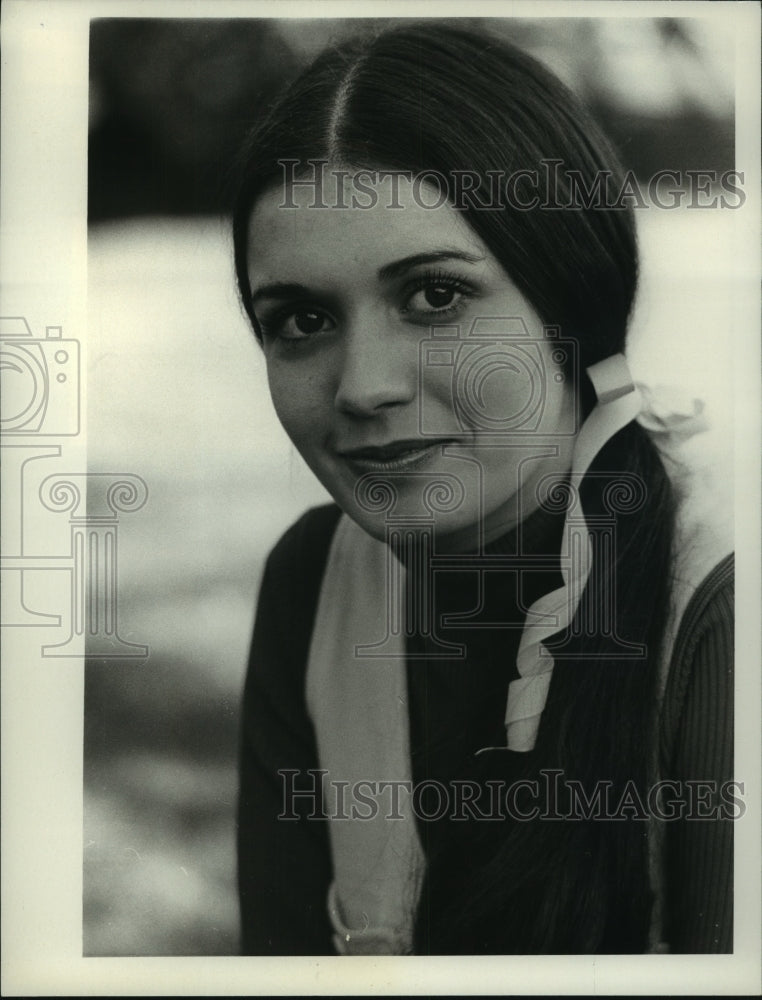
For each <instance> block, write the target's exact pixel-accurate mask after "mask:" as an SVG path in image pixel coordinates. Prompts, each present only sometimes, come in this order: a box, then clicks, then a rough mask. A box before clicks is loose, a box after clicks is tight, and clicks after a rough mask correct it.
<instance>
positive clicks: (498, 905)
mask: <svg viewBox="0 0 762 1000" xmlns="http://www.w3.org/2000/svg"><path fill="white" fill-rule="evenodd" d="M282 160H293V161H298V163H299V164H300V165H302V166H301V169H302V172H303V173H305V174H306V173H307V172H308V171H309V170H310V169H312V168H311V167H310V166H309V165H308V161H314V160H324V161H327V162H330V163H331V164H334V165H348V166H352V167H355V168H369V169H385V170H401V171H409V172H412V174H413V175H417V176H420V175H421V174H423V173H426V174H427V176H431V175H432V172H436V173H437V176H438V177H440V178H441V183H443V184H444V185H445V187H446V191H447V195H448V197H449V200H450V202H451V203H452V204H454V205H455V207H456V208H458V209H462V210H463V211H464V213H465V217H466V220H467V221H468V223H469V225H470V226H471V227H472V229H473V230H474V231H475V232H476V233H477V234H478V235H479V236H480V237H481V239H482V240H483V241H484V243H485V244H486V245H487V246H488V247H489V248H490V250H491V251H492V253H493V254H494V255H495V257H496V258H497V260H498V261H499V262H500V263H501V265H502V266H503V268H504V269H505V271H506V273H507V274H508V275H509V276H510V278H511V279H512V280H513V281H514V283H515V284H516V285H517V287H518V288H519V290H520V291H521V292H522V294H523V295H524V296H525V297H526V298H527V300H528V301H529V302H530V303H531V304H532V306H533V307H534V309H535V311H536V312H537V313H538V315H539V316H540V317H541V318H542V319H543V321H544V322H545V323H547V324H554V325H559V326H560V327H561V329H562V331H563V335H564V337H565V338H571V337H573V338H575V339H576V340H577V342H578V345H579V354H580V360H581V367H582V371H583V372H584V369H585V368H587V367H588V366H590V365H592V364H594V363H596V362H597V361H600V360H602V359H603V358H605V357H608V356H609V355H611V354H615V353H618V352H620V351H622V350H623V348H624V343H625V336H626V330H627V323H628V318H629V315H630V311H631V307H632V302H633V298H634V294H635V289H636V286H637V259H638V258H637V244H636V237H635V227H634V219H633V216H632V212H631V210H629V209H627V208H626V207H623V206H621V205H619V206H617V207H616V208H612V207H607V205H611V203H612V196H611V193H612V192H615V191H616V190H617V189H618V186H620V185H621V179H622V170H621V167H620V166H619V165H618V162H617V157H616V155H615V153H614V151H613V150H612V148H611V147H610V145H609V144H608V142H607V140H606V139H605V138H604V136H603V135H602V134H601V132H600V130H599V129H598V127H597V126H596V124H595V122H594V121H593V120H592V119H591V117H590V116H589V115H588V114H587V113H586V112H585V111H584V109H583V108H582V107H581V106H580V105H579V103H578V101H577V100H576V99H575V98H574V96H573V95H572V94H571V93H570V92H569V91H568V90H567V89H566V88H565V87H564V86H563V85H562V84H561V83H560V82H559V81H558V80H557V79H556V78H555V77H554V76H553V75H552V74H551V73H549V72H548V71H547V70H545V69H544V68H543V67H542V66H541V65H540V64H539V63H537V62H536V61H535V60H534V59H532V58H531V57H529V56H528V55H526V54H525V53H523V52H521V51H519V50H518V49H516V48H515V47H513V46H512V45H510V44H508V43H506V42H505V41H504V40H502V39H498V38H494V37H491V36H489V35H485V34H480V33H477V32H473V31H470V30H462V29H460V28H459V27H453V26H451V25H446V24H442V23H436V22H432V21H426V22H423V23H417V24H415V23H414V24H411V25H405V26H402V27H397V28H393V29H391V30H389V31H386V32H383V33H381V34H380V35H378V36H377V37H375V38H373V39H371V40H369V41H367V40H366V41H352V42H349V43H346V44H343V45H340V46H338V47H336V48H333V49H331V50H329V51H328V52H326V53H324V54H323V55H321V56H320V57H318V59H317V60H316V61H315V63H314V64H313V65H312V66H311V67H310V68H309V69H308V70H307V71H306V72H305V73H304V74H303V75H302V76H301V77H300V78H299V79H298V80H297V81H296V83H295V84H293V85H292V87H291V88H290V90H289V91H288V92H287V93H286V94H285V96H284V97H283V98H282V99H281V100H280V101H279V102H278V103H277V105H276V106H274V107H273V108H272V109H271V110H270V112H269V114H268V115H266V116H265V118H264V120H263V121H262V122H261V123H260V125H259V126H258V127H257V128H256V129H255V131H254V133H253V134H252V136H251V138H250V141H249V145H248V148H247V151H246V154H245V156H244V159H243V173H242V180H241V183H240V188H239V196H238V201H237V204H236V207H235V212H234V223H233V235H234V248H235V265H236V273H237V280H238V284H239V291H240V294H241V299H242V301H243V304H244V307H245V308H246V310H247V312H248V313H249V316H250V318H251V320H252V323H253V324H254V327H255V331H256V321H255V319H254V315H253V311H252V309H251V304H250V288H249V284H248V276H247V252H248V251H247V243H248V231H247V230H248V223H249V219H250V215H251V211H252V208H253V206H254V204H255V202H256V199H257V198H258V197H259V196H260V195H261V194H262V193H263V192H264V191H265V190H266V189H268V188H270V187H272V186H273V185H274V184H276V183H278V182H279V180H281V179H282V176H283V171H282V167H281V166H280V165H279V161H282ZM553 161H556V163H558V161H560V164H561V165H562V169H560V170H559V171H556V170H555V168H554V167H553V166H552V162H553ZM548 164H551V167H550V169H552V170H553V172H554V177H555V180H554V191H553V198H552V199H551V200H548V199H547V196H546V198H545V199H543V200H541V201H540V203H539V204H537V205H536V206H535V207H534V208H531V209H526V208H524V207H522V205H521V204H519V203H518V202H519V201H521V202H523V203H524V204H526V202H527V198H526V191H522V192H521V197H520V198H519V197H517V198H515V199H507V200H506V202H505V204H504V205H503V207H500V208H499V209H498V208H496V207H495V205H494V204H492V205H491V206H490V207H488V208H484V207H479V206H485V205H488V206H489V205H490V199H491V198H494V188H492V187H491V186H490V184H491V182H490V178H491V177H494V176H495V175H496V173H497V174H498V175H500V176H502V177H510V176H512V175H514V176H515V177H519V176H520V175H518V174H517V172H518V171H527V170H534V171H538V173H539V172H540V171H547V170H548V169H549V167H548ZM466 171H467V172H470V173H471V174H475V175H477V176H478V178H480V179H481V183H480V185H479V186H477V187H475V188H474V189H473V190H472V191H471V197H470V199H468V200H461V202H458V197H459V196H458V193H457V191H456V190H455V188H454V186H453V183H454V182H453V178H456V177H458V176H459V172H461V174H460V175H462V172H466ZM575 172H576V176H577V177H578V178H579V179H580V180H581V183H582V185H584V189H585V190H586V191H594V190H595V189H596V185H599V184H600V185H602V187H601V188H600V189H599V190H600V191H601V192H602V200H598V202H597V203H589V200H588V203H587V204H585V203H579V202H578V203H576V204H569V195H570V183H571V182H570V180H569V177H570V176H572V174H574V173H575ZM527 176H528V175H527V174H524V175H523V177H524V178H525V179H526V177H527ZM519 191H520V189H519V188H516V192H517V194H518V192H519ZM613 200H615V198H614V199H613ZM567 205H568V206H569V207H564V206H567ZM578 391H579V393H580V397H581V399H582V403H583V409H584V411H585V412H586V411H588V410H589V408H590V406H591V405H592V403H593V402H594V398H593V395H592V390H591V386H590V384H589V381H588V380H587V376H586V375H584V374H583V375H582V376H581V380H580V383H579V385H578ZM591 471H592V472H593V473H594V475H589V476H588V477H587V479H586V481H585V482H584V483H583V484H582V488H581V492H582V496H583V503H584V507H585V511H586V512H589V513H590V514H591V515H593V514H594V513H595V512H596V511H601V510H602V509H603V507H604V506H605V497H606V496H608V495H610V490H607V485H606V484H608V486H610V485H611V480H612V478H614V479H615V478H616V477H617V476H618V475H621V474H623V473H626V474H627V475H628V476H629V477H630V480H631V481H638V482H640V483H642V484H644V491H643V492H644V497H643V499H642V503H640V505H635V506H636V507H637V509H636V510H634V511H633V512H631V513H629V514H622V515H621V516H620V517H619V518H618V523H617V531H618V536H617V548H616V560H615V563H614V565H613V568H610V569H609V570H608V571H604V572H601V573H598V574H595V579H594V581H593V582H591V584H590V585H589V586H588V587H587V589H586V591H585V594H584V595H583V600H582V603H581V606H580V610H579V614H585V613H586V610H587V611H589V610H590V609H595V608H596V607H599V606H602V604H603V603H604V602H606V601H607V599H608V595H609V594H610V593H612V589H613V588H616V592H617V600H616V607H615V628H616V633H617V635H619V636H620V637H624V638H626V639H627V641H629V642H631V643H636V644H638V643H639V644H642V645H643V646H644V647H645V650H646V654H645V656H644V657H643V658H640V659H634V660H633V659H628V658H621V657H620V656H618V655H617V652H616V650H614V649H613V648H612V646H611V644H610V639H609V638H607V637H606V636H604V635H603V634H593V635H582V636H577V637H572V638H570V639H569V641H568V642H567V643H566V644H565V646H564V650H565V656H564V657H563V658H559V660H558V663H557V665H556V669H555V671H554V675H553V681H552V684H551V689H550V694H549V697H548V702H547V705H546V708H545V711H544V712H543V716H542V721H541V726H540V731H539V734H538V739H537V744H536V746H535V749H534V750H533V751H532V752H530V753H527V754H513V753H511V752H507V751H506V752H505V753H504V755H503V756H502V757H501V760H500V763H499V764H495V763H494V761H493V762H492V763H489V764H486V763H484V762H480V763H479V764H478V767H479V768H480V769H481V770H482V777H484V775H485V773H486V771H485V769H486V770H489V769H490V768H492V769H494V768H495V767H497V768H498V770H499V771H500V772H501V774H502V775H503V776H505V775H506V774H510V775H511V777H513V778H518V777H524V778H537V775H538V772H539V770H540V769H541V768H542V769H545V770H548V769H556V770H558V771H561V772H563V774H564V775H565V777H566V778H573V779H575V780H579V781H580V782H581V783H582V785H583V786H584V787H585V788H593V787H595V784H596V782H597V781H599V780H603V781H607V782H611V784H612V788H613V789H614V790H619V791H621V790H623V789H624V788H625V786H626V785H627V783H628V782H634V786H635V787H636V788H637V789H639V790H640V791H641V792H644V791H645V788H646V784H647V781H648V779H649V775H650V774H651V765H650V756H649V755H650V748H651V747H652V746H653V745H654V739H655V730H654V726H655V719H654V715H655V713H654V699H655V692H656V678H657V671H658V664H659V655H660V651H661V646H662V639H663V634H664V630H665V623H666V615H667V608H668V603H669V585H668V579H669V566H670V560H671V544H672V533H673V503H672V496H671V491H670V486H669V482H668V479H667V476H666V474H665V471H664V468H663V466H662V463H661V461H660V459H659V456H658V453H657V452H656V450H655V448H654V446H653V445H652V443H651V441H650V439H649V438H648V437H647V435H646V434H645V433H644V432H643V431H642V429H641V428H640V427H639V425H637V424H635V423H632V424H630V425H628V426H627V427H625V428H624V429H623V430H622V431H620V432H619V433H618V434H617V435H616V436H615V437H614V438H613V439H612V440H611V441H610V442H609V443H608V444H607V445H606V447H605V448H604V449H603V450H602V451H601V453H600V454H599V456H598V457H597V459H596V461H595V463H594V465H593V468H592V470H591ZM607 477H608V478H607ZM474 767H475V769H476V767H477V764H476V763H475V765H474ZM543 787H544V786H543ZM555 794H556V793H555V792H551V793H550V795H551V798H554V796H555ZM545 805H547V806H553V807H555V808H560V807H562V806H563V803H562V802H560V801H559V802H556V801H555V800H554V801H553V802H546V803H545ZM484 827H485V829H486V828H487V827H489V830H490V833H489V834H486V833H484V834H483V832H482V830H478V831H472V834H473V836H475V837H476V838H478V837H480V836H482V835H483V836H489V837H491V838H492V842H491V843H490V845H489V849H488V850H487V851H486V852H485V851H479V852H475V855H476V856H478V857H479V858H480V859H481V860H480V863H479V864H478V865H473V864H470V863H469V844H470V843H472V842H473V840H470V841H469V840H468V839H467V838H466V839H463V838H462V837H461V835H460V834H459V832H458V830H460V829H461V828H458V830H454V831H453V834H452V841H451V844H450V848H449V850H447V851H445V852H444V854H443V856H442V858H441V859H439V860H438V859H436V858H433V859H430V860H431V864H430V866H429V873H428V875H427V883H426V884H425V886H424V889H423V894H422V898H421V905H420V907H419V912H418V918H417V924H416V933H415V950H416V951H417V952H420V953H447V952H450V953H459V952H460V953H462V952H478V951H492V952H499V953H522V952H523V953H532V952H596V951H625V952H638V951H643V950H644V948H645V946H646V942H647V935H648V928H649V918H650V911H651V902H652V900H651V894H650V890H649V880H648V838H647V828H646V824H645V823H644V822H643V821H642V820H639V819H638V820H625V821H617V820H611V821H608V822H596V821H595V820H590V821H585V820H570V821H560V822H559V821H547V820H542V819H538V820H537V821H535V822H527V823H522V822H512V821H506V822H505V823H504V824H500V829H499V833H498V835H497V836H496V835H495V832H494V830H495V827H494V825H490V824H484ZM485 858H486V859H487V860H486V862H485V861H484V859H485ZM443 873H447V874H446V875H445V874H443Z"/></svg>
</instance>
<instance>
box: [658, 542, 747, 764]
mask: <svg viewBox="0 0 762 1000" xmlns="http://www.w3.org/2000/svg"><path fill="white" fill-rule="evenodd" d="M734 569H735V563H734V558H733V554H732V553H731V554H729V555H727V556H725V557H724V558H723V559H722V560H720V561H719V562H718V563H717V564H716V565H715V566H714V568H713V569H712V570H711V571H710V572H709V573H708V574H707V575H706V576H705V577H704V579H703V580H702V581H701V583H700V584H699V586H698V587H697V588H696V590H695V592H694V593H693V596H692V597H691V599H690V601H689V602H688V604H687V606H686V608H685V611H684V613H683V614H682V617H681V619H680V625H679V628H678V631H677V637H676V640H675V644H674V647H673V652H672V657H671V663H670V669H669V676H668V681H667V687H666V691H665V697H664V704H663V710H662V757H663V759H666V760H669V761H672V762H674V761H675V760H676V758H677V759H679V758H683V763H684V764H685V765H689V763H690V761H689V760H688V759H686V757H687V758H691V757H692V756H693V752H692V750H691V747H694V748H695V749H696V752H698V751H699V749H700V748H703V750H702V753H701V754H700V755H701V756H704V753H705V752H706V751H707V750H708V749H709V747H710V746H711V745H713V744H717V745H716V746H715V750H716V752H717V754H719V756H722V757H727V756H728V754H730V755H732V742H733V676H734V675H733V666H734V631H735V629H734V625H735V614H734V612H735V600H734V596H735V586H734ZM720 744H721V745H720ZM723 748H724V749H723ZM706 763H708V761H707V762H706Z"/></svg>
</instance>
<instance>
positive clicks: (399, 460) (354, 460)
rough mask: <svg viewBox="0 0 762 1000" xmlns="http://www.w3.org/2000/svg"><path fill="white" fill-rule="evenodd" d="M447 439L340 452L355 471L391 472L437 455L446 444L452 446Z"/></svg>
mask: <svg viewBox="0 0 762 1000" xmlns="http://www.w3.org/2000/svg"><path fill="white" fill-rule="evenodd" d="M454 443H455V442H454V441H453V440H451V439H449V438H442V439H439V440H436V441H421V440H420V438H419V439H417V440H412V441H395V442H392V443H391V444H388V445H383V446H381V447H374V448H356V449H354V450H352V451H344V452H340V454H341V456H342V458H344V459H345V460H346V461H347V462H348V463H349V464H350V465H352V466H353V467H354V468H355V469H357V470H358V471H362V472H371V471H377V472H391V471H394V470H396V469H408V468H410V467H411V466H415V465H418V464H420V463H422V462H424V461H426V460H427V459H428V458H430V457H432V456H433V455H435V454H437V453H441V449H442V447H443V446H444V445H446V444H454Z"/></svg>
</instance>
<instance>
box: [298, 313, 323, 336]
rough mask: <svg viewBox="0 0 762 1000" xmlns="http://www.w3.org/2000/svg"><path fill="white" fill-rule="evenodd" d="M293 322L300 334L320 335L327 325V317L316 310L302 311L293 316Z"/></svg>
mask: <svg viewBox="0 0 762 1000" xmlns="http://www.w3.org/2000/svg"><path fill="white" fill-rule="evenodd" d="M291 321H292V323H293V325H294V327H295V328H296V329H297V330H298V331H299V333H303V334H310V333H318V331H319V330H321V329H322V327H323V323H325V316H324V315H323V314H322V313H319V312H317V311H316V310H315V309H302V310H301V311H300V312H295V313H294V314H293V316H292V317H291Z"/></svg>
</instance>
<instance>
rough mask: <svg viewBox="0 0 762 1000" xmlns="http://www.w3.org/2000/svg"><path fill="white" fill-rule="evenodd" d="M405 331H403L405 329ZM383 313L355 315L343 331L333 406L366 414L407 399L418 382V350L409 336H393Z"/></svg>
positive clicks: (347, 412)
mask: <svg viewBox="0 0 762 1000" xmlns="http://www.w3.org/2000/svg"><path fill="white" fill-rule="evenodd" d="M405 332H407V331H405ZM394 333H395V331H394V330H392V329H391V326H390V323H389V322H386V321H385V320H384V317H382V316H381V317H375V318H373V317H368V316H365V317H364V318H363V317H357V318H356V319H355V321H354V322H353V323H352V324H351V326H350V328H349V329H348V330H347V332H346V336H345V338H344V349H343V352H342V358H341V370H340V372H339V381H338V385H337V387H336V396H335V407H336V409H337V410H338V411H339V412H340V413H344V414H349V415H351V416H357V417H370V416H373V415H375V414H376V413H377V412H378V411H379V410H381V409H383V408H385V407H390V406H398V405H402V404H405V403H409V402H411V401H412V400H413V399H414V398H415V393H416V386H417V384H418V380H417V371H418V350H417V345H416V344H413V343H412V342H411V338H410V337H409V336H405V333H403V332H402V331H399V333H400V335H399V336H394Z"/></svg>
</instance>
